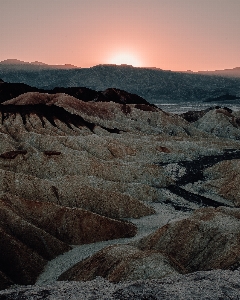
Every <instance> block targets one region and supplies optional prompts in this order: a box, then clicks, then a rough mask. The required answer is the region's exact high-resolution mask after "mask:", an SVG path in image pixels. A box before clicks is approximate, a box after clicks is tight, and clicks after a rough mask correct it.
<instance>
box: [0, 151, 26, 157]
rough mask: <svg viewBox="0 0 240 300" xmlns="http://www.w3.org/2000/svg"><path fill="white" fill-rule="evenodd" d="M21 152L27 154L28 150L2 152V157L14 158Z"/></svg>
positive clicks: (0, 155)
mask: <svg viewBox="0 0 240 300" xmlns="http://www.w3.org/2000/svg"><path fill="white" fill-rule="evenodd" d="M19 154H23V155H24V154H27V151H26V150H15V151H8V152H5V153H2V154H0V157H1V158H5V159H14V158H16V157H17V156H18V155H19Z"/></svg>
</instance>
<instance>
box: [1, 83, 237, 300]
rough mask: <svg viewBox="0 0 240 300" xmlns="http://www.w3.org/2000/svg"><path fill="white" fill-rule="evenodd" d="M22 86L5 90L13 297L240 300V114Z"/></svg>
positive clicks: (6, 259) (7, 245)
mask: <svg viewBox="0 0 240 300" xmlns="http://www.w3.org/2000/svg"><path fill="white" fill-rule="evenodd" d="M18 89H19V86H17V85H14V84H12V86H11V84H10V86H9V84H7V83H5V82H3V81H1V82H0V96H1V98H0V99H1V104H0V110H1V114H0V173H1V175H0V249H1V255H0V289H1V290H2V291H0V299H239V298H240V274H239V270H240V111H237V110H236V111H234V110H232V109H230V108H227V107H221V106H217V107H216V106H213V107H210V106H209V107H208V108H206V109H204V110H202V111H197V112H196V111H195V112H186V113H183V114H174V113H170V112H165V111H163V110H162V109H160V108H159V107H157V106H155V105H153V104H150V103H148V102H147V101H146V100H144V99H143V98H141V97H139V96H137V95H133V94H130V93H127V92H125V91H122V90H119V89H107V90H105V91H104V92H102V93H98V94H96V93H94V91H91V90H90V89H83V88H79V89H72V90H71V89H68V90H67V89H66V90H64V89H62V90H61V91H60V92H51V91H48V92H46V93H44V92H36V91H32V90H30V91H28V90H24V89H23V88H22V87H21V88H20V89H19V90H18ZM11 91H14V93H12V92H11ZM11 93H12V94H11ZM238 297H239V298H238Z"/></svg>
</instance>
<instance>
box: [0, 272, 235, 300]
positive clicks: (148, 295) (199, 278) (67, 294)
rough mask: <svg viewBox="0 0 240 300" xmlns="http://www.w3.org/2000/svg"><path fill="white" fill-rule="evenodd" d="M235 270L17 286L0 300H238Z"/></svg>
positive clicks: (4, 293) (3, 293)
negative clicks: (122, 279) (120, 281)
mask: <svg viewBox="0 0 240 300" xmlns="http://www.w3.org/2000/svg"><path fill="white" fill-rule="evenodd" d="M239 282H240V274H239V272H238V271H234V272H232V271H226V270H224V271H223V270H213V271H208V272H196V273H192V274H187V275H174V276H170V277H168V278H164V279H158V280H156V279H155V280H144V281H143V280H138V281H130V282H127V283H118V284H113V283H110V282H109V281H108V280H104V279H103V278H101V277H98V278H96V279H95V280H93V281H87V282H63V281H62V282H56V283H55V284H51V285H45V286H28V287H25V288H23V287H18V288H17V287H16V288H14V289H10V290H5V291H0V299H11V300H15V299H31V298H33V297H34V299H36V300H40V299H49V300H50V299H59V300H65V299H70V300H74V299H76V298H77V299H87V300H90V299H91V300H105V299H116V300H125V299H132V300H138V299H154V300H162V299H165V300H173V299H186V300H193V299H196V300H200V299H201V300H202V299H204V300H205V299H206V300H207V299H211V300H219V299H238V298H239V297H240V292H239V290H240V284H239Z"/></svg>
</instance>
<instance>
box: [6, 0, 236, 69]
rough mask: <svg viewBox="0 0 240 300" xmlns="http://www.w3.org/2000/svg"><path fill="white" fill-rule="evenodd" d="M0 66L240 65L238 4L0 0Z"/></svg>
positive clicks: (211, 0) (223, 0) (213, 0)
mask: <svg viewBox="0 0 240 300" xmlns="http://www.w3.org/2000/svg"><path fill="white" fill-rule="evenodd" d="M0 2H1V10H0V40H1V47H0V61H2V60H5V59H13V58H16V59H19V60H23V61H27V62H32V61H40V62H44V63H47V64H73V65H76V66H78V67H91V66H94V65H97V64H121V63H122V64H132V65H133V66H136V67H157V68H161V69H164V70H175V71H180V70H181V71H184V70H193V71H199V70H216V69H226V68H234V67H239V66H240V61H239V50H240V35H239V32H240V18H239V12H240V1H239V0H201V1H198V0H167V1H166V0H130V1H129V0H119V1H115V0H88V1H83V0H79V1H77V0H21V1H19V0H7V1H6V0H0Z"/></svg>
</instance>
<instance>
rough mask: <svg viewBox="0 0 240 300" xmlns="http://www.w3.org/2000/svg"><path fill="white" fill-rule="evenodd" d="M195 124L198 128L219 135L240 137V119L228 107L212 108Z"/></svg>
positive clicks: (232, 137) (233, 137)
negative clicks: (239, 120) (239, 121)
mask: <svg viewBox="0 0 240 300" xmlns="http://www.w3.org/2000/svg"><path fill="white" fill-rule="evenodd" d="M193 124H194V126H195V127H196V128H198V129H200V130H202V131H205V132H209V133H211V134H214V135H216V136H218V137H222V138H231V139H237V140H239V139H240V126H239V124H238V119H237V118H236V117H235V116H234V114H233V113H232V112H231V111H229V110H228V109H226V108H225V109H224V108H219V109H215V110H210V111H209V112H207V113H206V114H205V115H204V116H203V117H202V118H200V119H198V120H197V121H196V122H194V123H193Z"/></svg>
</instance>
